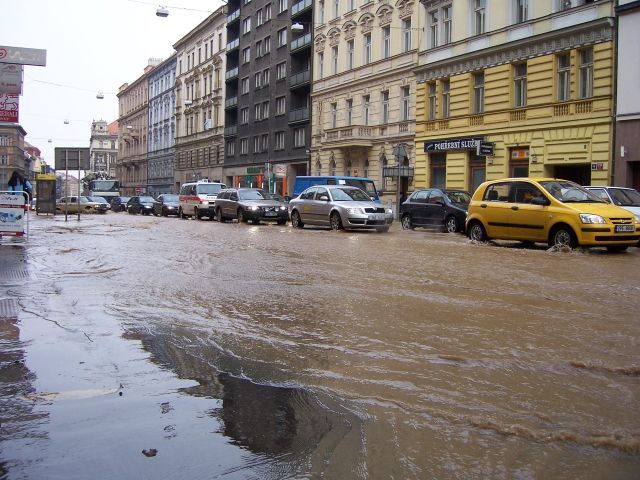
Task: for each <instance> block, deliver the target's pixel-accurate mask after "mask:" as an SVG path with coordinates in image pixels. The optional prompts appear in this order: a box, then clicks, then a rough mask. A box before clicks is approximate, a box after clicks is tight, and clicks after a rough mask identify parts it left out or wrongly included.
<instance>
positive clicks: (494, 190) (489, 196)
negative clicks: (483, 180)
mask: <svg viewBox="0 0 640 480" xmlns="http://www.w3.org/2000/svg"><path fill="white" fill-rule="evenodd" d="M510 185H511V184H510V183H494V184H492V185H489V186H488V187H487V189H486V190H485V192H484V196H483V197H482V199H483V200H488V201H490V202H508V201H509V187H510Z"/></svg>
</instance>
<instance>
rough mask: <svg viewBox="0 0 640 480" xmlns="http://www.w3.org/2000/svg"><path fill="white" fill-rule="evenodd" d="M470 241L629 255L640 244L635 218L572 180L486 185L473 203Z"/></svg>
mask: <svg viewBox="0 0 640 480" xmlns="http://www.w3.org/2000/svg"><path fill="white" fill-rule="evenodd" d="M466 231H467V235H468V236H469V238H471V239H472V240H477V241H484V240H487V239H489V238H495V239H502V240H520V241H525V242H541V243H547V244H549V245H557V246H568V247H570V248H575V247H577V246H578V245H580V246H584V247H596V246H602V247H607V248H608V249H609V250H611V251H623V250H626V249H627V247H630V246H633V245H635V244H636V243H637V242H638V240H639V239H640V224H638V223H636V218H635V217H634V216H633V214H632V213H631V212H629V211H627V210H624V209H622V208H620V207H616V206H614V205H611V204H609V203H607V202H605V201H603V200H602V199H600V198H599V197H597V196H596V195H594V194H593V193H591V192H589V191H588V190H585V189H584V188H582V187H581V186H580V185H577V184H575V183H573V182H570V181H568V180H558V179H553V178H506V179H503V180H493V181H489V182H484V183H483V184H482V185H480V186H479V187H478V189H477V190H476V191H475V193H474V194H473V197H472V198H471V203H470V204H469V211H468V214H467V220H466Z"/></svg>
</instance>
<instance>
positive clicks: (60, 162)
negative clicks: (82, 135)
mask: <svg viewBox="0 0 640 480" xmlns="http://www.w3.org/2000/svg"><path fill="white" fill-rule="evenodd" d="M55 159H56V170H89V169H90V158H89V149H88V148H78V147H56V148H55Z"/></svg>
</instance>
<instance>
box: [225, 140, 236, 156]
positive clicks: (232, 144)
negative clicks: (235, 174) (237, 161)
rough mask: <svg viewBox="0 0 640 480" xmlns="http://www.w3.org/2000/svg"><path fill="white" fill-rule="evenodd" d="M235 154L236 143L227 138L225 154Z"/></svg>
mask: <svg viewBox="0 0 640 480" xmlns="http://www.w3.org/2000/svg"><path fill="white" fill-rule="evenodd" d="M235 154H236V143H235V142H234V141H233V140H227V156H229V157H233V156H234V155H235Z"/></svg>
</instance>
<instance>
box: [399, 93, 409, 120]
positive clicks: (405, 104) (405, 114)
mask: <svg viewBox="0 0 640 480" xmlns="http://www.w3.org/2000/svg"><path fill="white" fill-rule="evenodd" d="M400 92H401V95H402V120H409V112H410V108H411V90H410V89H409V87H402V88H401V89H400Z"/></svg>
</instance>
